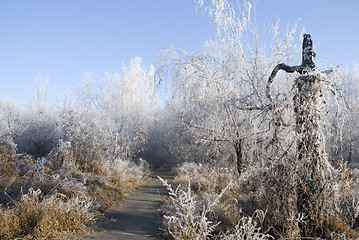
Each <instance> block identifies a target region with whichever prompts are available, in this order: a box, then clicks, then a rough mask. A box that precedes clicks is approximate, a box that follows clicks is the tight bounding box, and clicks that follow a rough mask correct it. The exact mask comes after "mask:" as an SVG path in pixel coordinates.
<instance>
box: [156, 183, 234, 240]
mask: <svg viewBox="0 0 359 240" xmlns="http://www.w3.org/2000/svg"><path fill="white" fill-rule="evenodd" d="M160 180H161V181H162V182H163V184H164V185H165V186H166V187H167V189H168V191H169V195H170V197H169V200H168V202H167V204H166V205H165V206H164V207H163V208H162V211H163V212H164V214H165V215H164V218H165V223H164V225H165V228H166V231H167V232H168V234H169V235H170V236H172V237H173V238H174V239H196V240H200V239H207V238H209V237H210V236H213V234H214V231H215V230H216V227H217V226H218V225H219V222H216V219H215V218H216V217H215V214H214V211H213V208H214V206H215V205H217V204H218V203H219V200H220V198H221V197H222V195H223V193H224V192H225V191H226V190H227V188H228V187H229V186H227V187H226V188H225V189H223V191H222V192H221V193H220V194H216V195H215V196H213V197H212V198H208V199H201V198H200V197H199V196H198V195H197V194H196V193H194V192H192V190H191V187H190V185H191V184H190V182H189V183H188V186H187V187H185V188H183V187H181V185H179V186H178V187H177V188H176V189H173V188H172V186H171V185H170V184H168V183H167V181H164V180H163V179H161V178H160Z"/></svg>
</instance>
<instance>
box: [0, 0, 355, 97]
mask: <svg viewBox="0 0 359 240" xmlns="http://www.w3.org/2000/svg"><path fill="white" fill-rule="evenodd" d="M207 1H209V0H207ZM239 2H242V0H240V1H239ZM256 14H257V23H258V25H262V24H263V23H266V24H272V23H275V22H276V20H277V19H278V18H279V19H280V20H281V27H282V32H284V31H285V29H286V27H287V26H288V25H292V24H294V23H295V22H296V21H297V20H298V19H299V18H301V21H300V23H299V27H298V31H299V32H300V31H301V29H302V28H305V29H306V32H308V33H311V34H312V38H313V40H314V42H319V43H320V44H319V45H318V46H317V48H316V51H317V57H318V59H325V60H326V63H327V65H330V64H333V65H337V64H340V63H348V64H351V63H352V62H353V61H359V44H358V42H359V41H358V39H359V27H358V25H359V1H357V0H340V1H339V0H336V1H333V0H290V1H289V0H256ZM213 27H214V26H213V24H211V23H210V20H209V18H208V17H207V16H206V15H203V14H202V12H201V10H199V9H198V10H197V11H196V4H195V3H194V1H193V0H0V96H6V97H9V98H11V99H13V100H16V101H20V102H26V99H28V98H29V97H30V95H31V92H30V89H31V88H34V87H35V85H34V77H36V76H39V75H40V76H42V77H43V78H46V77H49V78H50V82H49V84H50V90H51V92H50V94H53V95H55V96H61V95H63V94H64V93H67V94H69V93H71V89H72V88H73V87H74V86H78V85H79V84H80V82H81V76H82V73H83V72H85V71H91V72H93V73H94V74H96V75H98V76H103V75H104V73H105V72H120V71H121V64H122V63H125V64H128V63H129V60H130V59H131V58H133V57H136V56H140V57H142V59H143V64H144V66H145V67H149V66H150V64H151V63H152V61H153V59H154V57H155V55H156V52H157V51H158V50H159V49H161V48H165V47H168V46H169V45H171V44H172V45H174V46H175V47H177V48H180V49H184V50H187V51H189V52H196V51H200V50H201V47H202V44H203V42H204V41H205V40H208V39H209V38H211V37H213V36H214V35H213V34H214V31H213ZM298 41H299V40H298ZM298 44H300V43H298Z"/></svg>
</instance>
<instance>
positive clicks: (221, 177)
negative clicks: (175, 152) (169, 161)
mask: <svg viewBox="0 0 359 240" xmlns="http://www.w3.org/2000/svg"><path fill="white" fill-rule="evenodd" d="M234 178H235V173H234V172H233V171H232V170H231V169H228V168H222V167H217V166H211V165H206V164H200V163H193V162H186V163H183V164H182V165H181V166H180V167H178V168H177V175H176V177H175V183H181V184H188V183H189V182H190V183H191V189H192V190H193V191H198V192H216V193H219V192H221V191H222V189H224V188H225V187H226V186H227V185H228V183H229V182H231V181H232V180H233V179H234Z"/></svg>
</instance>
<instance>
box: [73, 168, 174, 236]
mask: <svg viewBox="0 0 359 240" xmlns="http://www.w3.org/2000/svg"><path fill="white" fill-rule="evenodd" d="M157 176H160V177H161V178H163V179H165V180H171V179H172V178H173V175H172V174H171V173H170V172H167V171H162V170H157V169H153V170H152V175H151V178H150V180H149V181H148V182H146V183H145V184H144V185H143V186H142V187H140V188H139V189H137V190H136V191H134V192H133V193H130V194H129V195H128V196H127V198H126V199H125V200H123V201H121V202H120V203H119V206H117V207H115V208H112V209H110V210H109V211H107V212H106V213H105V219H104V220H100V221H98V222H97V223H96V229H95V233H94V234H93V235H90V236H82V237H80V238H79V239H81V240H85V239H89V240H100V239H103V240H115V239H116V240H132V239H134V240H149V239H162V237H161V230H160V227H161V223H162V217H161V215H160V214H159V212H158V208H159V207H160V206H161V205H162V204H163V197H164V196H165V195H166V194H167V189H166V188H165V187H164V186H163V185H162V182H161V181H160V180H159V179H158V178H157Z"/></svg>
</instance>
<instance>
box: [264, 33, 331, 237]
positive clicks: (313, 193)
mask: <svg viewBox="0 0 359 240" xmlns="http://www.w3.org/2000/svg"><path fill="white" fill-rule="evenodd" d="M314 58H315V52H314V50H313V43H312V40H311V36H310V35H309V34H304V38H303V45H302V64H301V65H299V66H288V65H285V64H283V63H281V64H278V65H277V66H276V67H275V68H274V70H273V71H272V73H271V75H270V77H269V79H268V82H267V86H266V95H267V98H268V99H269V100H270V101H271V102H272V98H271V95H270V84H271V83H272V82H273V79H274V77H275V76H276V74H277V72H278V71H279V70H284V71H286V72H288V73H294V72H297V73H299V74H300V75H299V77H298V78H296V80H295V89H296V92H295V95H294V97H293V101H294V116H295V131H296V137H297V139H296V141H297V142H296V159H297V164H298V165H299V166H297V167H296V169H297V174H298V183H297V192H296V194H297V203H296V205H297V212H298V213H301V214H304V215H305V217H306V219H307V223H306V224H304V223H303V224H300V225H299V229H298V230H299V231H300V235H301V237H306V236H313V235H318V234H320V232H319V231H321V229H319V228H318V221H321V220H320V219H322V218H323V216H322V212H323V207H324V204H325V199H326V196H324V194H325V192H326V190H327V189H328V188H329V183H328V182H329V179H330V167H329V166H330V165H329V163H328V161H327V159H326V155H325V151H324V143H323V139H322V133H321V129H320V109H319V104H318V103H319V101H320V98H321V97H322V89H321V81H320V79H319V77H318V75H316V74H313V71H314V70H315V63H314ZM298 234H299V233H298ZM297 237H298V236H297Z"/></svg>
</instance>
